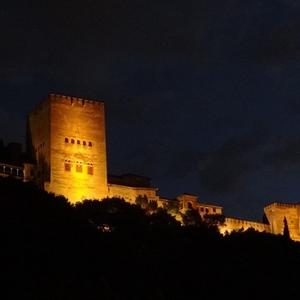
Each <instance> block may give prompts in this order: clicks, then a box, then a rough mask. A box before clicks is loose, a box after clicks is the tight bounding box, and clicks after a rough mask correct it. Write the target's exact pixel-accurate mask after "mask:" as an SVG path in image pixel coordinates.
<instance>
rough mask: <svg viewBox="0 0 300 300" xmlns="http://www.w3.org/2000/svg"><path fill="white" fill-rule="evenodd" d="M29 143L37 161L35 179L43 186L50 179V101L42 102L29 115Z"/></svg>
mask: <svg viewBox="0 0 300 300" xmlns="http://www.w3.org/2000/svg"><path fill="white" fill-rule="evenodd" d="M28 127H29V128H28V130H29V131H30V134H29V135H28V139H30V140H28V141H27V143H28V144H29V145H30V147H31V150H32V151H33V153H31V155H32V157H33V158H34V159H35V161H36V170H35V172H36V174H35V176H34V177H35V181H36V182H37V183H38V185H40V186H41V187H44V182H45V181H49V180H50V103H49V101H44V102H42V103H40V104H39V105H38V106H37V107H36V108H35V109H34V110H33V111H32V112H31V113H30V114H29V116H28Z"/></svg>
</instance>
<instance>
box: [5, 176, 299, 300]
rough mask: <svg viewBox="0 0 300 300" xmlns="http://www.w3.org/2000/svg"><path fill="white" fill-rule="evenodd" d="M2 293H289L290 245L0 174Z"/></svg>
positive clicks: (292, 287) (294, 260)
mask: <svg viewBox="0 0 300 300" xmlns="http://www.w3.org/2000/svg"><path fill="white" fill-rule="evenodd" d="M0 197H1V223H2V226H1V227H2V229H3V233H2V242H1V248H2V251H3V252H2V251H1V252H2V255H1V270H2V278H3V279H2V284H3V289H2V293H3V295H2V297H1V298H2V299H20V300H21V299H22V300H23V299H39V300H43V299H53V300H55V299H64V300H67V299H72V300H74V299H84V300H89V299H116V300H117V299H158V300H159V299H228V297H229V298H231V299H271V298H274V297H276V298H278V297H281V299H292V297H293V299H297V297H296V296H297V295H298V293H299V292H298V289H300V287H299V284H298V283H299V269H300V247H299V245H298V244H296V243H294V242H292V241H290V240H288V239H287V238H283V237H277V236H272V235H268V234H259V233H256V232H253V231H248V232H245V233H235V234H232V235H230V236H226V237H222V236H220V235H219V234H218V233H217V231H216V230H215V229H214V228H208V227H207V226H197V227H193V226H190V227H181V226H179V225H178V223H177V222H175V221H174V220H173V219H172V218H170V217H169V216H168V215H167V214H166V213H164V212H163V211H159V212H158V213H157V214H152V215H151V216H147V215H146V214H145V212H144V211H143V210H142V209H141V208H140V207H138V206H130V205H128V204H126V203H123V202H122V201H120V200H118V199H113V200H107V201H104V202H101V204H99V202H95V201H86V202H85V203H84V204H81V205H77V206H76V207H73V206H71V205H70V204H69V203H68V202H67V201H66V200H65V199H64V198H62V197H56V198H55V197H54V196H52V195H49V194H47V193H45V192H43V191H40V190H38V189H36V188H35V187H33V186H31V185H29V184H23V183H21V182H17V181H14V180H11V179H0Z"/></svg>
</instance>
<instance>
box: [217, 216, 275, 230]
mask: <svg viewBox="0 0 300 300" xmlns="http://www.w3.org/2000/svg"><path fill="white" fill-rule="evenodd" d="M249 228H253V229H255V230H256V231H259V232H264V231H265V232H270V226H269V225H267V224H264V223H259V222H252V221H248V220H242V219H235V218H225V224H224V225H222V226H220V227H219V230H220V233H221V234H225V233H226V232H228V233H231V232H232V231H238V230H247V229H249Z"/></svg>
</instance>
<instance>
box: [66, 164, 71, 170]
mask: <svg viewBox="0 0 300 300" xmlns="http://www.w3.org/2000/svg"><path fill="white" fill-rule="evenodd" d="M65 171H68V172H69V171H71V164H70V163H69V162H65Z"/></svg>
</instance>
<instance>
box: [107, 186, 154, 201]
mask: <svg viewBox="0 0 300 300" xmlns="http://www.w3.org/2000/svg"><path fill="white" fill-rule="evenodd" d="M156 192H157V189H155V188H148V187H145V188H143V187H129V186H125V185H118V184H108V197H110V198H111V197H118V198H123V199H124V200H125V201H127V202H129V203H131V204H135V199H136V197H137V196H146V197H147V198H148V200H150V201H156V202H158V201H159V197H158V196H157V194H156Z"/></svg>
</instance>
